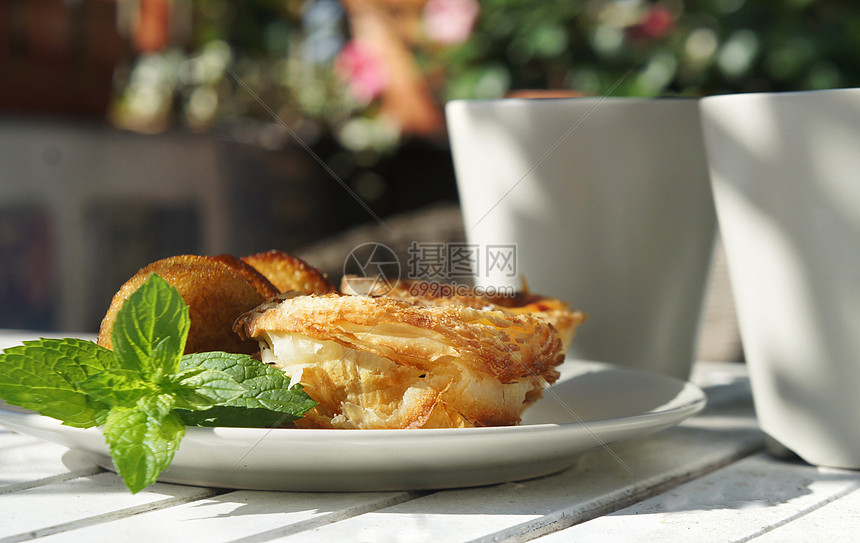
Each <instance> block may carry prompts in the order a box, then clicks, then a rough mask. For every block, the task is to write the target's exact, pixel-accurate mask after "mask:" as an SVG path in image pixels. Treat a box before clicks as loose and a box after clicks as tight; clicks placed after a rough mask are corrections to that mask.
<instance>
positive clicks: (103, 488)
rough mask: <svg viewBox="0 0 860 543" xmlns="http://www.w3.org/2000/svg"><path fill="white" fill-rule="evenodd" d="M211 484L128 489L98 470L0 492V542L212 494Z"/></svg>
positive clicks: (22, 538)
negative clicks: (27, 487)
mask: <svg viewBox="0 0 860 543" xmlns="http://www.w3.org/2000/svg"><path fill="white" fill-rule="evenodd" d="M215 493H216V492H215V491H213V490H212V489H207V488H200V487H193V486H183V485H168V484H161V483H158V484H155V485H152V486H150V487H149V488H148V489H146V490H143V491H141V492H139V493H137V494H131V493H130V492H129V491H128V490H127V489H126V488H125V486H123V484H122V481H121V480H120V479H119V477H117V476H116V475H115V474H113V473H110V472H102V473H98V474H96V475H91V476H87V477H79V478H76V479H71V480H68V481H63V482H61V483H55V484H48V485H42V486H38V487H35V488H30V489H27V490H22V491H20V492H11V493H8V494H2V495H0V512H2V513H0V514H2V517H3V521H2V522H0V543H11V542H13V541H26V540H28V539H33V538H35V537H40V536H42V535H47V534H51V533H56V532H60V531H64V530H69V529H72V528H76V527H81V526H87V525H90V524H93V523H96V522H104V521H106V520H108V519H111V518H119V517H122V516H128V515H131V514H136V513H140V512H142V511H147V510H151V509H156V508H161V507H169V506H172V505H175V504H178V503H185V502H188V501H192V500H195V499H201V498H204V497H208V496H212V495H213V494H215Z"/></svg>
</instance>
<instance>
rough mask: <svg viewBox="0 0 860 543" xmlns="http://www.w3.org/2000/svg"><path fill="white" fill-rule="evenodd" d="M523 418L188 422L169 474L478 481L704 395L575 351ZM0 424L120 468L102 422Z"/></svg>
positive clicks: (624, 432) (303, 486) (539, 471)
mask: <svg viewBox="0 0 860 543" xmlns="http://www.w3.org/2000/svg"><path fill="white" fill-rule="evenodd" d="M561 370H562V378H561V379H560V380H559V382H558V383H556V384H555V385H553V386H552V387H551V388H550V389H548V390H547V391H545V392H544V397H543V399H541V400H540V401H539V402H537V403H536V404H535V405H534V406H532V407H531V408H529V409H528V410H527V411H526V413H525V416H524V417H523V423H522V424H521V425H520V426H508V427H497V428H466V429H439V430H298V429H277V430H265V429H252V428H188V431H187V433H186V435H185V438H184V439H183V440H182V444H181V446H180V447H179V450H178V451H177V453H176V456H175V457H174V459H173V463H172V464H171V467H170V469H168V470H167V471H165V472H164V473H163V474H162V477H161V479H160V480H161V481H166V482H174V483H184V484H191V485H201V486H215V487H226V488H247V489H261V490H295V491H371V490H395V489H396V490H406V489H431V488H454V487H465V486H477V485H486V484H493V483H501V482H506V481H518V480H522V479H529V478H532V477H538V476H542V475H549V474H551V473H555V472H558V471H562V470H564V469H567V468H569V467H571V466H573V465H574V464H575V463H576V460H577V456H578V454H579V453H582V452H584V451H586V450H589V449H592V448H595V447H600V446H602V445H604V444H609V443H612V442H615V441H619V440H623V439H630V438H633V437H637V436H641V435H644V434H648V433H651V432H656V431H658V430H662V429H665V428H668V427H670V426H674V425H676V424H678V423H679V422H681V421H682V420H684V419H685V418H687V417H689V416H690V415H693V414H695V413H697V412H699V411H701V410H702V408H704V406H705V401H706V400H705V395H704V393H703V392H702V391H701V389H699V388H698V387H696V386H695V385H692V384H690V383H684V382H682V381H678V380H676V379H672V378H670V377H663V376H659V375H654V374H649V373H644V372H640V371H634V370H628V369H623V368H619V367H617V366H612V365H609V364H603V363H597V362H582V361H573V360H568V361H567V362H565V364H564V365H563V366H562V367H561ZM0 425H2V426H5V427H7V428H9V429H10V430H15V431H17V432H20V433H22V434H28V435H31V436H34V437H37V438H40V439H44V440H46V441H50V442H53V443H58V444H60V445H64V446H66V447H69V448H70V449H77V450H80V451H83V452H85V453H87V454H88V455H89V456H90V457H92V459H93V460H94V461H95V462H96V463H97V464H99V465H100V466H102V467H104V468H107V469H111V470H112V469H113V465H112V463H111V460H110V456H109V455H108V449H107V446H106V445H105V443H104V439H103V438H102V435H101V433H100V432H99V430H98V429H95V428H90V429H87V430H81V429H77V428H70V427H67V426H63V425H61V424H60V423H59V421H57V420H55V419H51V418H48V417H43V416H40V415H35V414H30V413H22V412H20V411H15V410H12V409H10V408H8V407H7V408H2V407H0Z"/></svg>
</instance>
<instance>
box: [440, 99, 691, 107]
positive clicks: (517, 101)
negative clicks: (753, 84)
mask: <svg viewBox="0 0 860 543" xmlns="http://www.w3.org/2000/svg"><path fill="white" fill-rule="evenodd" d="M700 99H701V98H700V97H698V96H654V97H646V96H565V97H547V98H543V97H541V98H525V97H510V98H505V97H502V98H454V99H452V100H448V101H447V102H445V107H448V105H449V104H466V105H471V104H475V105H489V104H504V105H505V106H508V105H510V106H511V107H513V106H515V105H524V104H529V105H534V104H558V103H559V102H571V103H574V102H577V103H587V102H611V103H613V104H651V103H660V102H667V103H668V102H697V101H698V100H700Z"/></svg>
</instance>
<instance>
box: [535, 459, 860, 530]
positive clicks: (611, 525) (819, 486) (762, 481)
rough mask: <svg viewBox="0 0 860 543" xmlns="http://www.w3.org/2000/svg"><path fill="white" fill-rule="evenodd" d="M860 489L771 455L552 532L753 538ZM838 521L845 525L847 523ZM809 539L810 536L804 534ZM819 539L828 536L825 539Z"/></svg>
mask: <svg viewBox="0 0 860 543" xmlns="http://www.w3.org/2000/svg"><path fill="white" fill-rule="evenodd" d="M858 488H860V474H858V473H856V472H850V471H840V470H821V469H817V468H815V467H812V466H808V465H803V464H800V463H798V462H786V461H781V460H776V459H774V458H772V457H771V456H769V455H768V454H766V453H760V454H758V455H756V456H753V457H750V458H747V459H744V460H742V461H740V462H737V463H735V464H732V465H730V466H727V467H726V468H724V469H721V470H718V471H715V472H713V473H710V474H708V475H706V476H704V477H701V478H698V479H696V480H693V481H690V482H689V483H686V484H684V485H681V486H679V487H676V488H674V489H672V490H669V491H667V492H664V493H662V494H660V495H657V496H653V497H651V498H649V499H647V500H645V501H642V502H640V503H637V504H635V505H633V506H631V507H628V508H626V509H623V510H620V511H617V512H615V513H612V514H610V515H607V516H604V517H601V518H597V519H594V520H591V521H589V522H586V523H583V524H581V525H579V526H574V527H572V528H570V529H568V530H565V531H562V532H558V533H556V534H552V535H551V536H548V537H546V538H544V539H542V540H541V542H542V543H552V542H555V541H558V542H561V541H601V540H607V539H608V540H617V541H642V542H647V541H682V540H685V539H688V538H690V536H691V534H695V540H696V541H702V542H706V541H715V542H716V541H720V542H723V541H747V540H749V539H750V538H753V537H755V536H757V535H760V534H763V533H765V532H768V531H770V530H772V529H774V528H775V527H778V526H781V525H784V524H787V523H791V527H790V533H794V534H798V535H799V534H800V532H798V528H799V526H797V525H795V523H796V522H797V520H796V519H798V518H802V517H803V516H804V515H807V514H808V513H809V512H811V511H815V510H817V509H819V508H820V507H822V505H824V504H827V503H829V502H831V501H833V500H834V499H835V498H837V497H841V496H844V495H846V494H848V493H851V492H854V491H855V490H856V489H858ZM836 525H837V526H840V525H841V526H842V527H843V528H844V526H845V524H843V523H842V522H841V521H840V523H839V524H836ZM805 535H806V536H807V537H808V536H809V535H810V534H809V533H807V534H805ZM815 539H816V540H819V541H823V540H826V539H821V538H819V534H816V535H815Z"/></svg>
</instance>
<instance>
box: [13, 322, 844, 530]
mask: <svg viewBox="0 0 860 543" xmlns="http://www.w3.org/2000/svg"><path fill="white" fill-rule="evenodd" d="M20 339H21V337H20V335H16V334H11V333H6V334H3V333H0V348H4V347H8V346H11V345H13V344H17V343H19V342H20ZM693 381H694V382H696V383H697V384H699V385H700V386H701V387H703V388H704V389H705V391H706V392H707V394H708V398H709V405H708V407H707V408H706V409H705V411H704V412H703V413H701V414H700V415H698V416H695V417H693V418H691V419H688V420H687V421H686V422H684V423H683V424H681V425H680V426H678V427H675V428H672V429H669V430H666V431H663V432H661V433H658V434H654V435H651V436H649V437H645V438H640V439H636V440H632V441H627V442H622V443H616V444H613V445H612V446H611V451H607V450H606V449H603V448H597V449H594V450H592V451H591V452H588V453H585V454H584V455H582V457H581V458H580V460H579V463H578V465H577V466H576V467H574V468H572V469H570V470H568V471H565V472H563V473H559V474H557V475H553V476H549V477H545V478H541V479H536V480H531V481H526V482H521V483H508V484H502V485H497V486H491V487H481V488H471V489H460V490H445V491H434V492H374V493H342V494H331V493H329V494H326V493H293V492H261V491H233V490H224V489H210V488H200V487H192V486H181V485H171V484H160V483H159V484H155V485H153V486H151V487H149V488H148V489H146V490H144V491H142V492H140V493H138V494H136V495H132V494H130V493H129V492H128V491H126V490H125V488H124V487H123V485H122V483H121V481H120V480H119V478H118V477H117V476H116V475H114V474H113V473H111V472H107V471H104V470H102V469H101V468H99V467H97V466H96V465H95V464H93V463H92V462H91V461H90V460H89V459H88V458H87V457H85V456H84V455H83V454H81V453H77V452H73V451H69V450H68V449H65V448H63V447H60V446H57V445H52V444H47V443H43V442H40V441H38V440H36V439H34V438H30V437H26V436H22V435H19V434H15V433H13V432H9V431H5V430H2V429H0V543H7V542H13V541H29V540H33V539H38V540H40V541H45V542H55V541H56V542H59V541H87V542H92V541H111V542H115V541H123V542H125V541H147V542H159V543H160V542H166V541H181V542H183V543H187V542H189V541H205V542H217V541H225V542H226V541H230V542H242V543H251V542H257V541H372V542H385V541H427V542H439V541H445V542H447V541H526V540H532V539H539V540H540V541H542V542H554V541H606V540H609V541H657V540H659V541H673V540H674V541H748V540H751V539H754V540H756V541H828V543H829V542H833V541H840V540H844V541H853V540H855V539H856V538H857V537H858V535H857V528H860V490H858V489H860V472H853V471H844V470H835V469H822V468H814V467H811V466H809V465H806V464H804V463H802V462H799V461H787V460H778V459H775V458H773V457H771V456H770V455H769V454H768V453H766V452H765V451H764V436H763V434H762V433H761V431H760V430H759V428H758V426H757V424H756V420H755V416H754V412H753V406H752V402H751V398H750V389H749V383H748V380H747V377H746V371H745V368H744V366H742V365H739V364H730V363H699V364H697V366H696V368H695V371H694V375H693ZM618 459H620V460H621V461H623V463H624V464H625V465H626V466H627V467H628V468H629V471H627V470H625V469H624V468H623V467H622V466H621V464H620V463H619V460H618Z"/></svg>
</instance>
